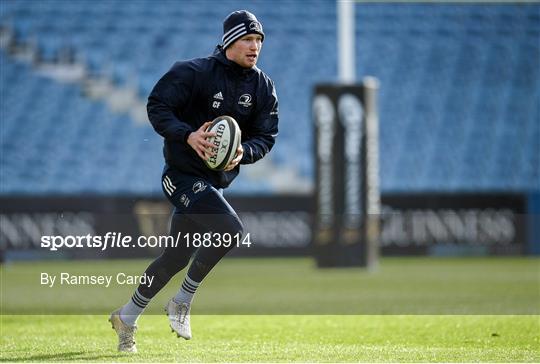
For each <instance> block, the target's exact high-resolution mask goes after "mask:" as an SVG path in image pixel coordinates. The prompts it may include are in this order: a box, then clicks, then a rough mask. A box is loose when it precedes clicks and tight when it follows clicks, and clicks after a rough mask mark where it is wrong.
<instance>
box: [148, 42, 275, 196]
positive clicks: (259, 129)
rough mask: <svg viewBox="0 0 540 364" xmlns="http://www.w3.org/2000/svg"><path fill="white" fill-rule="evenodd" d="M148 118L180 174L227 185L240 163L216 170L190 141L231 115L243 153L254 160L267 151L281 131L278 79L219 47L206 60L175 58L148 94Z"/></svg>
mask: <svg viewBox="0 0 540 364" xmlns="http://www.w3.org/2000/svg"><path fill="white" fill-rule="evenodd" d="M147 111H148V119H149V120H150V122H151V123H152V126H153V127H154V129H155V130H156V132H157V133H158V134H159V135H161V136H162V137H163V138H164V147H163V154H164V156H165V162H166V163H167V164H168V165H169V166H171V167H173V168H175V169H177V170H179V171H180V172H183V173H186V174H189V175H194V176H198V177H201V178H204V179H206V180H207V181H208V182H210V183H211V184H212V185H213V186H214V187H216V188H226V187H227V186H229V185H230V183H231V182H232V181H233V179H234V178H235V177H236V176H237V175H238V173H239V170H240V166H239V165H238V166H237V167H236V168H234V169H233V170H231V171H229V172H223V171H213V170H211V169H210V168H208V167H207V166H206V164H205V163H204V162H203V160H202V159H201V158H200V157H199V156H198V155H197V153H196V152H195V151H194V150H193V149H192V148H191V147H190V146H189V144H188V143H187V138H188V136H189V134H190V133H191V132H192V131H195V130H197V129H198V128H200V126H201V125H202V124H204V123H205V122H207V121H211V120H213V119H215V118H216V117H218V116H223V115H229V116H232V117H233V118H234V119H235V120H236V121H237V122H238V125H239V126H240V129H241V130H242V146H243V148H244V156H243V157H242V160H241V161H240V164H250V163H254V162H256V161H258V160H259V159H261V158H263V157H264V156H265V155H266V153H268V152H269V151H270V150H271V149H272V147H273V145H274V143H275V138H276V137H277V134H278V100H277V95H276V91H275V88H274V83H273V82H272V80H271V79H270V78H269V77H268V76H267V75H266V74H264V72H262V71H261V70H260V69H258V68H257V67H253V68H251V69H245V68H242V67H240V66H239V65H237V64H236V63H234V62H232V61H229V60H228V59H227V58H226V57H225V54H224V51H223V50H222V49H221V47H220V46H218V47H217V48H216V52H215V53H214V54H213V55H212V56H210V57H206V58H195V59H192V60H188V61H182V62H176V63H175V64H174V65H173V66H172V68H171V69H170V70H169V71H168V72H167V73H166V74H165V75H164V76H163V77H162V78H161V79H160V80H159V81H158V82H157V84H156V85H155V86H154V88H153V89H152V92H151V93H150V96H149V97H148V104H147Z"/></svg>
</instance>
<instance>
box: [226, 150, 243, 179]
mask: <svg viewBox="0 0 540 364" xmlns="http://www.w3.org/2000/svg"><path fill="white" fill-rule="evenodd" d="M243 155H244V148H243V147H242V144H240V145H239V146H238V148H237V149H236V156H235V157H234V159H233V160H232V161H230V162H229V164H228V165H227V167H225V169H224V171H225V172H228V171H230V170H232V169H234V167H236V166H237V165H238V163H240V161H241V160H242V156H243Z"/></svg>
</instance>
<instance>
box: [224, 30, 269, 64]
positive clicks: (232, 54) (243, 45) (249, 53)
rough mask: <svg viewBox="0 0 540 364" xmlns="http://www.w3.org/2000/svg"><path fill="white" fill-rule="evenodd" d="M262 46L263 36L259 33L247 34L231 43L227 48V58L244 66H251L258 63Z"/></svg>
mask: <svg viewBox="0 0 540 364" xmlns="http://www.w3.org/2000/svg"><path fill="white" fill-rule="evenodd" d="M261 48H262V36H261V35H259V34H246V35H244V36H243V37H242V38H240V39H238V40H237V41H235V42H234V43H233V44H231V45H230V46H229V47H228V48H227V50H226V55H227V58H228V59H230V60H231V61H233V62H235V63H237V64H239V65H240V66H242V67H244V68H251V67H253V66H255V65H256V64H257V60H258V59H259V53H260V52H261Z"/></svg>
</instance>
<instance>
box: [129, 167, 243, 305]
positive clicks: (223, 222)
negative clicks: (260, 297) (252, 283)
mask: <svg viewBox="0 0 540 364" xmlns="http://www.w3.org/2000/svg"><path fill="white" fill-rule="evenodd" d="M162 185H163V191H164V193H165V195H166V196H167V198H168V199H169V201H170V202H171V203H172V204H173V205H174V206H175V209H174V212H173V215H172V217H171V225H170V235H172V236H173V237H176V236H177V235H178V234H179V233H180V236H182V237H184V236H186V234H188V236H189V239H190V244H189V246H188V241H187V240H184V239H181V241H182V243H181V244H178V246H176V247H166V248H164V250H163V252H162V253H161V255H160V256H159V257H158V258H157V259H156V260H154V261H153V262H152V263H151V264H150V265H149V266H148V268H147V269H146V271H145V273H146V275H147V276H150V277H154V279H153V280H152V284H151V285H150V287H148V286H147V285H143V284H141V285H139V287H138V290H139V293H140V294H141V295H143V296H144V297H146V298H152V297H154V296H155V295H156V294H157V293H158V292H159V291H160V290H161V289H162V288H163V287H164V286H165V285H166V284H167V282H169V280H170V279H171V278H172V277H173V276H174V275H175V274H176V273H178V272H179V271H181V270H182V269H184V268H185V267H186V266H187V265H188V264H189V260H190V258H191V257H192V256H193V262H192V263H191V265H190V267H189V270H188V275H189V277H190V278H191V279H193V280H194V281H196V282H201V281H202V280H203V279H204V277H206V275H207V274H208V273H209V272H210V271H211V270H212V268H213V267H214V266H215V265H216V264H217V263H218V262H219V261H220V260H221V258H223V257H224V256H225V254H227V253H228V252H229V251H230V250H231V249H232V248H233V247H234V246H235V244H230V245H229V244H217V241H216V240H215V239H212V242H215V243H216V244H215V245H217V246H214V245H212V246H210V247H203V246H200V247H198V248H197V247H195V246H194V244H193V242H194V241H193V238H194V235H193V234H195V233H199V234H204V233H211V234H212V236H219V237H223V236H224V235H225V234H230V235H229V236H235V235H236V234H239V236H241V235H242V234H243V231H244V228H243V225H242V222H241V221H240V219H239V217H238V215H237V214H236V212H235V211H234V209H233V208H232V207H231V206H230V205H229V203H228V202H227V201H226V200H225V198H224V197H223V196H222V194H221V191H219V190H217V189H215V188H214V187H213V186H211V185H210V184H209V183H208V182H207V181H205V180H203V179H201V178H199V177H194V176H188V175H184V174H182V173H179V172H177V171H176V170H174V169H171V168H169V167H165V169H164V172H163V177H162ZM214 234H217V235H214Z"/></svg>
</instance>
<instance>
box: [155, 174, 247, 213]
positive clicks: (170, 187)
mask: <svg viewBox="0 0 540 364" xmlns="http://www.w3.org/2000/svg"><path fill="white" fill-rule="evenodd" d="M161 186H162V187H163V193H164V194H165V196H166V197H167V199H168V200H169V201H170V202H171V203H172V204H173V205H174V207H175V211H174V213H175V214H216V215H218V214H231V215H234V216H237V215H236V212H235V211H234V209H233V208H232V207H231V205H229V203H228V202H227V200H225V198H224V197H223V190H221V189H219V190H218V189H216V188H215V187H214V186H212V185H211V184H210V183H209V182H208V181H207V180H205V179H203V178H201V177H197V176H192V175H188V174H184V173H182V172H179V171H178V170H176V169H174V168H171V167H169V166H168V165H165V168H164V169H163V175H162V177H161Z"/></svg>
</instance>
